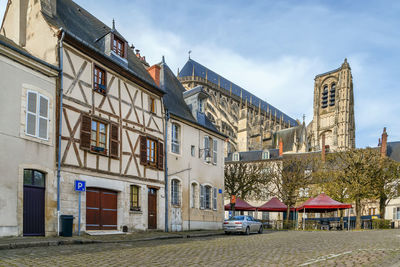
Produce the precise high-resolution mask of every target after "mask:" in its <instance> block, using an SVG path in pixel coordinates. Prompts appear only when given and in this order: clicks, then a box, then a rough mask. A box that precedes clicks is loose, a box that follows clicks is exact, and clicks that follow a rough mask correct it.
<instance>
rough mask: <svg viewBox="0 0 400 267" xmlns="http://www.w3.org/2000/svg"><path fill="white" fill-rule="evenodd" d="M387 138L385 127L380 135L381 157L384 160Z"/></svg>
mask: <svg viewBox="0 0 400 267" xmlns="http://www.w3.org/2000/svg"><path fill="white" fill-rule="evenodd" d="M387 137H388V134H387V133H386V127H385V128H383V133H382V139H381V140H382V145H381V157H382V158H384V157H386V155H387Z"/></svg>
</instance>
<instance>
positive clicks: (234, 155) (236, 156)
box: [232, 152, 240, 161]
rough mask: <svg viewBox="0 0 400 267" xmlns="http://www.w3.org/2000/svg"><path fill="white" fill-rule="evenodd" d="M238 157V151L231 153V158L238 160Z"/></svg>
mask: <svg viewBox="0 0 400 267" xmlns="http://www.w3.org/2000/svg"><path fill="white" fill-rule="evenodd" d="M239 159H240V157H239V152H234V153H233V154H232V160H233V161H239Z"/></svg>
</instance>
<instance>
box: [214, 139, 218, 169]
mask: <svg viewBox="0 0 400 267" xmlns="http://www.w3.org/2000/svg"><path fill="white" fill-rule="evenodd" d="M217 145H218V140H216V139H214V140H213V163H214V164H217V160H218V146H217Z"/></svg>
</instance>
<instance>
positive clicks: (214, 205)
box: [213, 187, 217, 210]
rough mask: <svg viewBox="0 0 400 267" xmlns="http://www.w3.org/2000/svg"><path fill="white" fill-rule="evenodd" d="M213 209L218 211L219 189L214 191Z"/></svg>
mask: <svg viewBox="0 0 400 267" xmlns="http://www.w3.org/2000/svg"><path fill="white" fill-rule="evenodd" d="M213 208H214V210H217V188H216V187H214V190H213Z"/></svg>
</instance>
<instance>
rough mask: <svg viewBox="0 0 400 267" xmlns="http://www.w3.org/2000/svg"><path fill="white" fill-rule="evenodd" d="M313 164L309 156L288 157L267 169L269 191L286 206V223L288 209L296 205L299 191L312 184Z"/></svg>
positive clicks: (311, 157)
mask: <svg viewBox="0 0 400 267" xmlns="http://www.w3.org/2000/svg"><path fill="white" fill-rule="evenodd" d="M313 164H314V158H313V156H312V155H310V154H301V155H290V156H285V157H284V158H283V160H282V162H280V163H279V164H275V165H273V166H272V168H270V169H269V170H270V171H269V176H270V179H271V184H270V186H269V189H270V190H271V194H274V195H276V196H277V197H278V198H280V199H281V200H282V202H283V203H285V205H286V206H287V216H286V222H287V223H288V221H289V214H290V208H291V207H293V206H294V205H295V204H296V202H297V199H298V197H299V191H300V189H306V188H307V187H308V186H309V185H310V184H311V183H312V180H313V178H312V177H313V176H312V174H313V168H314V167H313Z"/></svg>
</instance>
